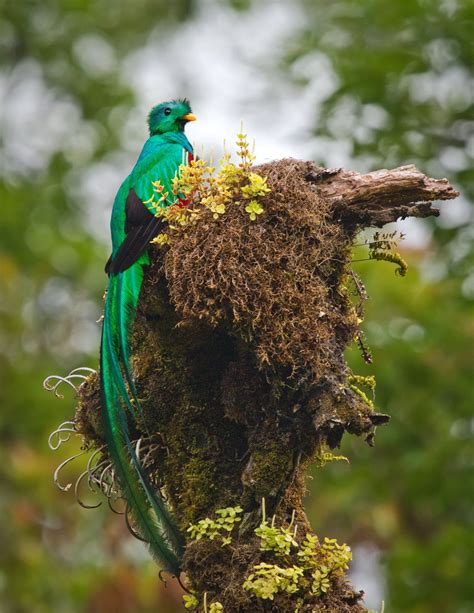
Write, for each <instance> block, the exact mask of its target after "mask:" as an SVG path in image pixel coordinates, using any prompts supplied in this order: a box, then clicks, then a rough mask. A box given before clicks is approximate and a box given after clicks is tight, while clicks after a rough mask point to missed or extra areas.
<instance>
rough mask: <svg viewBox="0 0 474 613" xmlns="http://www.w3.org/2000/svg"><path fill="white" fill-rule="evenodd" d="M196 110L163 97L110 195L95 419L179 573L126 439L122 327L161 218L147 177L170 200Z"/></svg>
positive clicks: (169, 534) (144, 532)
mask: <svg viewBox="0 0 474 613" xmlns="http://www.w3.org/2000/svg"><path fill="white" fill-rule="evenodd" d="M195 119H196V117H195V116H194V115H193V114H192V112H191V107H190V105H189V102H188V101H187V100H173V101H171V102H163V103H162V104H159V105H158V106H156V107H154V108H153V109H152V110H151V112H150V115H149V117H148V125H149V129H150V138H149V139H148V140H147V141H146V143H145V145H144V147H143V149H142V152H141V153H140V156H139V158H138V160H137V162H136V164H135V166H134V168H133V170H132V172H131V173H130V174H129V176H128V177H127V178H126V179H125V181H124V182H123V183H122V185H121V186H120V189H119V191H118V193H117V195H116V197H115V201H114V205H113V210H112V218H111V222H110V227H111V232H112V255H111V256H110V259H109V261H108V262H107V264H106V267H105V270H106V272H107V273H108V274H109V286H108V290H107V298H106V302H105V310H104V321H103V327H102V341H101V352H100V385H101V394H102V420H103V424H104V429H105V434H106V441H107V449H108V453H109V455H110V458H111V460H112V463H113V466H114V469H115V474H116V476H117V477H118V481H119V484H120V488H121V492H122V495H123V497H124V498H125V500H126V502H127V507H128V509H129V510H130V512H131V513H132V516H133V519H134V521H135V525H136V527H137V529H138V532H139V534H140V537H141V538H143V540H145V541H146V542H147V543H148V544H149V547H150V551H151V553H152V554H153V556H154V557H155V558H156V559H157V561H158V562H160V563H161V564H162V565H163V567H164V568H165V569H167V570H169V571H171V572H173V573H175V574H177V575H178V574H179V570H180V557H181V553H182V546H183V545H182V538H181V535H180V533H179V530H178V529H177V527H176V525H175V523H174V521H173V518H172V517H171V515H170V513H169V512H168V510H167V508H166V506H165V503H164V501H163V499H162V497H161V495H160V492H159V491H157V490H156V488H155V487H153V485H152V484H151V482H150V479H149V478H148V476H147V474H146V472H145V471H144V470H143V468H142V467H141V465H140V462H139V460H138V458H137V455H136V451H135V447H134V445H133V443H132V441H131V437H130V428H129V421H128V419H130V416H131V417H132V419H133V417H134V416H137V415H140V411H141V408H140V403H139V400H138V397H137V390H136V387H135V382H134V378H133V373H132V370H131V367H130V360H129V357H130V356H129V353H130V351H129V331H130V327H131V324H132V322H133V320H134V316H135V311H136V307H137V304H138V298H139V295H140V289H141V285H142V281H143V267H144V266H146V265H147V264H148V263H149V256H148V253H147V251H148V247H149V245H150V241H151V240H152V239H153V238H154V237H155V236H157V234H158V233H159V232H160V228H161V226H162V223H163V221H162V220H161V219H160V218H158V217H156V216H155V215H154V210H153V206H152V205H151V204H150V203H151V201H152V200H153V198H152V197H153V195H154V191H153V182H156V181H158V180H159V181H160V183H161V185H162V186H163V191H162V195H164V194H166V192H168V193H169V194H170V196H169V197H168V198H165V199H163V201H162V202H161V203H160V206H169V205H170V204H172V203H173V198H174V196H172V195H171V194H172V185H171V182H172V180H173V178H174V177H175V175H176V174H177V172H178V171H179V166H180V165H181V164H183V163H184V164H187V163H189V162H190V160H191V159H192V155H193V153H192V151H193V150H192V147H191V144H190V143H189V141H188V139H187V138H186V136H185V134H184V127H185V125H186V123H187V122H188V121H194V120H195Z"/></svg>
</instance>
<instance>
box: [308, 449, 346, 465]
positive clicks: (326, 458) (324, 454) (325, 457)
mask: <svg viewBox="0 0 474 613" xmlns="http://www.w3.org/2000/svg"><path fill="white" fill-rule="evenodd" d="M316 462H317V466H318V468H322V467H323V466H325V465H326V464H327V463H328V462H347V463H348V464H349V458H346V456H345V455H335V454H334V453H331V451H329V450H328V449H324V448H323V447H321V448H320V449H319V451H318V453H317V454H316Z"/></svg>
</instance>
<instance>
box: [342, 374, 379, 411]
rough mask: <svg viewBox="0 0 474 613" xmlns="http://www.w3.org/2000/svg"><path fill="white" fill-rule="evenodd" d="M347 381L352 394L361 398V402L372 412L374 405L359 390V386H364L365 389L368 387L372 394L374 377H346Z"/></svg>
mask: <svg viewBox="0 0 474 613" xmlns="http://www.w3.org/2000/svg"><path fill="white" fill-rule="evenodd" d="M348 380H349V388H350V389H351V390H352V391H353V392H354V394H357V396H359V398H362V400H363V401H364V402H365V403H366V404H368V405H369V407H370V408H371V409H372V410H374V409H375V405H374V402H373V400H371V399H370V398H369V397H368V396H367V394H366V393H365V392H364V391H363V390H361V389H360V387H359V385H365V386H366V387H368V388H369V389H370V390H371V391H372V393H373V392H374V390H375V385H376V383H375V377H373V376H367V377H364V376H362V375H350V376H349V377H348Z"/></svg>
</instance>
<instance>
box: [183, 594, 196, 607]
mask: <svg viewBox="0 0 474 613" xmlns="http://www.w3.org/2000/svg"><path fill="white" fill-rule="evenodd" d="M183 603H184V608H185V609H195V608H196V607H197V606H198V604H199V600H198V599H197V596H196V595H195V594H185V595H184V596H183Z"/></svg>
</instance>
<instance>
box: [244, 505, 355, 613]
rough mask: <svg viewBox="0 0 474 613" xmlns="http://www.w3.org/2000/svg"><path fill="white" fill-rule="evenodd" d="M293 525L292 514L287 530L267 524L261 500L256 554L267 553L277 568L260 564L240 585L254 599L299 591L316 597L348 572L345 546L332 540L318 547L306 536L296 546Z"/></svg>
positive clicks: (316, 541)
mask: <svg viewBox="0 0 474 613" xmlns="http://www.w3.org/2000/svg"><path fill="white" fill-rule="evenodd" d="M293 524H294V514H293V516H292V519H291V522H290V524H289V526H288V527H277V526H275V517H273V519H272V522H271V524H269V523H268V521H267V520H266V517H265V500H264V499H263V500H262V521H261V523H260V525H259V526H258V528H256V529H255V534H256V535H257V536H258V537H260V550H261V551H264V552H271V554H272V555H274V556H275V557H276V558H277V559H278V564H276V563H274V564H271V563H269V562H260V563H259V564H256V565H254V567H253V569H252V572H251V573H250V575H249V576H248V577H247V579H246V580H245V581H244V583H243V587H244V589H245V590H247V591H249V592H251V593H252V594H254V595H255V596H256V597H257V598H262V599H264V600H267V599H269V600H273V599H274V597H275V595H276V594H278V593H279V592H287V593H289V594H293V593H296V592H298V590H300V589H301V590H308V589H309V590H310V592H311V593H312V594H314V595H315V596H320V595H321V594H323V593H325V592H328V591H329V590H330V589H331V581H332V579H333V578H335V577H337V576H340V575H342V574H343V573H344V572H345V571H346V570H347V568H348V565H349V562H350V561H351V559H352V553H351V550H350V548H349V547H348V546H347V545H345V544H343V545H339V543H338V542H337V541H336V539H329V538H325V539H324V541H323V543H322V544H321V543H320V541H319V539H318V537H317V536H316V535H314V534H310V533H307V534H306V535H305V538H304V539H303V540H302V541H301V542H300V543H298V541H297V540H296V533H297V530H296V528H297V526H296V524H295V527H294V528H293V529H292V526H293ZM295 554H296V560H297V563H296V564H295V563H294V559H295V558H294V557H293V556H294V555H295ZM281 562H284V564H282V563H281ZM297 609H298V607H297Z"/></svg>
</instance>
